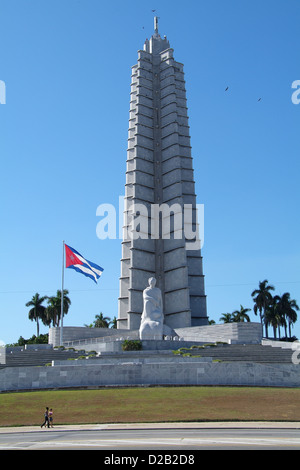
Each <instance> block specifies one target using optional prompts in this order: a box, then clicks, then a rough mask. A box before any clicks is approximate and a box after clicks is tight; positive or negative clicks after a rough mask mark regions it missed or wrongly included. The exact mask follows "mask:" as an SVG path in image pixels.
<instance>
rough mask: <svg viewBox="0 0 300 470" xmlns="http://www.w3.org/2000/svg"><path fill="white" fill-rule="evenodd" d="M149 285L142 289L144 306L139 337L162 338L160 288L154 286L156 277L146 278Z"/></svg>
mask: <svg viewBox="0 0 300 470" xmlns="http://www.w3.org/2000/svg"><path fill="white" fill-rule="evenodd" d="M148 282H149V287H147V288H146V289H145V290H144V291H143V301H144V308H143V314H142V318H141V325H140V331H139V335H140V339H141V340H143V339H163V330H164V314H163V311H162V295H161V290H160V289H159V288H158V287H155V284H156V279H155V278H154V277H150V279H148Z"/></svg>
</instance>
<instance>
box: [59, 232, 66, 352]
mask: <svg viewBox="0 0 300 470" xmlns="http://www.w3.org/2000/svg"><path fill="white" fill-rule="evenodd" d="M64 261H65V241H64V240H63V253H62V275H61V306H60V341H59V342H60V346H63V324H64V321H63V318H64V274H65V263H64Z"/></svg>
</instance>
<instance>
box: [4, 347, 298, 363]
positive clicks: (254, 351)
mask: <svg viewBox="0 0 300 470" xmlns="http://www.w3.org/2000/svg"><path fill="white" fill-rule="evenodd" d="M195 344H196V343H195ZM198 344H199V343H198ZM177 345H178V343H177ZM174 346H175V345H174ZM174 349H177V348H174ZM88 354H89V353H88V352H83V351H72V350H59V349H46V350H39V349H37V350H32V349H30V350H22V351H19V350H18V351H12V352H7V354H6V364H1V365H0V369H3V368H4V367H26V366H44V365H45V364H47V363H51V362H52V361H58V363H61V361H66V360H68V359H70V358H73V359H76V358H78V357H80V356H87V355H88ZM181 354H182V355H183V354H184V355H185V356H186V355H191V357H195V356H201V357H203V358H204V357H211V358H212V359H213V360H220V361H222V362H256V363H262V364H274V363H279V364H284V363H285V364H291V363H292V354H293V350H291V349H282V348H280V347H272V346H264V345H262V344H218V345H216V346H205V347H204V348H201V349H198V348H192V349H191V348H185V347H183V348H182V351H181ZM157 355H160V356H162V357H163V358H164V359H165V360H166V361H167V362H168V361H169V360H172V357H173V358H174V357H175V355H174V353H173V351H172V350H164V351H161V352H159V351H153V350H152V351H147V350H142V351H132V352H118V353H113V352H112V353H104V354H100V356H98V359H94V360H93V363H94V364H96V362H94V361H97V363H101V362H107V361H108V360H109V359H110V360H111V361H112V362H115V361H116V362H118V361H121V362H127V361H130V360H138V359H140V360H142V361H143V360H144V359H146V358H147V357H152V358H153V359H154V357H155V356H157ZM177 357H178V356H177Z"/></svg>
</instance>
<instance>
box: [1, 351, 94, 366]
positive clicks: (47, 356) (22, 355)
mask: <svg viewBox="0 0 300 470" xmlns="http://www.w3.org/2000/svg"><path fill="white" fill-rule="evenodd" d="M84 355H87V353H85V352H82V351H72V350H60V349H36V350H35V349H23V350H16V351H14V350H12V351H7V352H6V358H5V359H6V361H5V364H0V369H3V368H4V367H26V366H44V365H45V364H48V363H50V362H52V361H53V360H61V361H63V360H67V359H69V358H78V357H79V356H84Z"/></svg>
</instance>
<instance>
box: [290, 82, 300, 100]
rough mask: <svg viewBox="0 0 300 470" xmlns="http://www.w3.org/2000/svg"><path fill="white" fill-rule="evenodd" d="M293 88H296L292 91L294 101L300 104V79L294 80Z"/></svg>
mask: <svg viewBox="0 0 300 470" xmlns="http://www.w3.org/2000/svg"><path fill="white" fill-rule="evenodd" d="M292 88H293V89H296V91H294V92H293V93H292V97H291V99H292V103H293V104H299V103H300V80H294V81H293V83H292Z"/></svg>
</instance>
